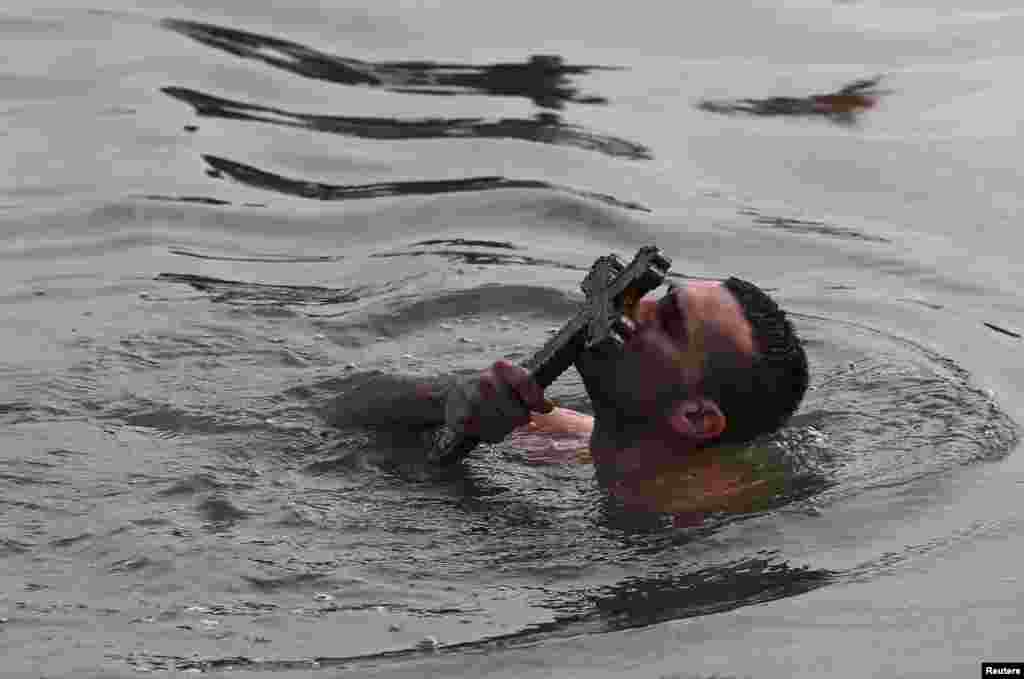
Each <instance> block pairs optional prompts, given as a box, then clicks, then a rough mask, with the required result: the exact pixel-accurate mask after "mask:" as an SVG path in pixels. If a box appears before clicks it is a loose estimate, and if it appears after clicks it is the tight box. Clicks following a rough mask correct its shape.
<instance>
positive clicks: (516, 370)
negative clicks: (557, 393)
mask: <svg viewBox="0 0 1024 679" xmlns="http://www.w3.org/2000/svg"><path fill="white" fill-rule="evenodd" d="M553 407H554V405H553V404H552V403H551V402H550V401H548V400H546V399H545V398H544V390H543V389H542V388H541V387H540V385H538V384H537V383H536V382H535V381H534V380H533V379H532V378H531V377H530V374H529V373H528V372H527V371H526V370H525V369H523V368H521V367H519V366H517V365H513V364H512V363H509V362H508V361H495V362H494V364H493V365H492V366H491V367H490V368H488V369H487V370H484V371H483V372H481V373H480V375H479V376H476V377H472V378H466V379H462V380H459V381H458V382H456V384H455V386H454V387H453V388H452V389H451V390H450V391H449V392H448V397H447V400H446V402H445V422H447V424H448V425H449V426H450V427H453V428H455V429H457V430H459V431H463V432H465V433H467V434H471V435H473V436H476V437H477V438H479V439H480V440H481V441H485V442H487V443H496V442H498V441H501V440H502V439H504V438H505V437H506V436H508V435H509V433H511V432H512V430H513V429H515V428H516V427H521V426H523V425H526V424H528V423H529V421H530V411H531V410H532V411H535V412H541V413H547V412H551V410H552V409H553Z"/></svg>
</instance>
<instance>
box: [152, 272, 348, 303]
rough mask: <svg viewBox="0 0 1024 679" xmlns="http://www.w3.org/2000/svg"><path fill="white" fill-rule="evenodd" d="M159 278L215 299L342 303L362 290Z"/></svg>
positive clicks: (205, 278) (184, 276) (169, 276)
mask: <svg viewBox="0 0 1024 679" xmlns="http://www.w3.org/2000/svg"><path fill="white" fill-rule="evenodd" d="M157 280H161V281H169V282H172V283H185V284H186V285H191V286H192V287H193V288H195V289H196V290H200V291H202V292H208V293H210V294H211V295H212V296H213V299H214V301H216V302H227V303H249V304H253V303H267V304H302V305H310V304H314V305H318V304H342V303H348V302H355V301H356V300H358V299H359V297H360V293H359V292H357V291H355V290H345V289H341V288H327V287H323V286H318V285H272V284H268V283H247V282H245V281H231V280H225V279H223V278H212V277H210V276H200V275H196V274H183V273H162V274H160V275H158V276H157Z"/></svg>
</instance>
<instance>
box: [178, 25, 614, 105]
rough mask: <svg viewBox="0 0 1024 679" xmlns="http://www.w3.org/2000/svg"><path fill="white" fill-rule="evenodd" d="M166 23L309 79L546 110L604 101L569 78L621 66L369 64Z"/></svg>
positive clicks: (552, 61)
mask: <svg viewBox="0 0 1024 679" xmlns="http://www.w3.org/2000/svg"><path fill="white" fill-rule="evenodd" d="M161 24H162V25H163V26H164V27H165V28H168V29H170V30H172V31H176V32H178V33H181V34H183V35H187V36H188V37H190V38H192V39H194V40H197V41H199V42H201V43H203V44H204V45H208V46H209V47H214V48H216V49H220V50H223V51H225V52H227V53H229V54H233V55H235V56H237V57H241V58H243V59H253V60H256V61H261V62H263V63H265V64H267V65H268V66H273V67H274V68H279V69H282V70H285V71H288V72H290V73H295V74H297V75H301V76H303V77H306V78H315V79H317V80H326V81H329V82H334V83H339V84H342V85H361V86H364V87H379V88H383V89H387V90H391V91H393V92H405V93H412V94H428V95H457V94H483V95H491V96H506V97H525V98H527V99H530V100H531V101H533V103H534V104H536V105H537V106H541V107H544V108H555V109H558V108H562V107H563V106H564V105H565V103H566V102H574V103H581V104H605V103H607V100H606V99H605V98H604V97H598V96H588V95H581V94H580V93H579V90H578V89H577V88H576V87H575V86H573V85H572V84H571V83H570V81H569V77H568V76H573V75H583V74H586V73H589V72H591V71H596V70H606V71H607V70H620V69H619V68H618V67H614V66H584V65H575V64H566V63H565V62H564V60H563V59H562V57H559V56H545V55H535V56H532V57H530V58H529V59H528V60H527V61H525V62H522V63H500V64H488V65H474V64H454V63H438V62H433V61H380V62H369V61H362V60H359V59H352V58H347V57H339V56H335V55H332V54H327V53H325V52H320V51H319V50H315V49H313V48H311V47H307V46H306V45H301V44H299V43H296V42H292V41H290V40H283V39H281V38H275V37H272V36H269V35H261V34H259V33H250V32H248V31H241V30H238V29H234V28H227V27H224V26H216V25H214V24H207V23H203V22H199V21H187V20H182V19H165V20H164V21H162V22H161Z"/></svg>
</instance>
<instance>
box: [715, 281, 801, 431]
mask: <svg viewBox="0 0 1024 679" xmlns="http://www.w3.org/2000/svg"><path fill="white" fill-rule="evenodd" d="M722 285H723V287H725V288H726V289H727V290H728V291H729V292H731V293H732V294H733V296H734V297H735V298H736V301H737V302H739V304H740V307H741V308H742V309H743V315H744V317H745V318H746V319H747V321H749V322H750V325H751V327H752V329H753V334H754V363H753V365H752V366H748V365H740V362H739V360H738V358H737V356H736V355H734V354H712V355H711V356H709V357H708V363H707V366H706V369H705V378H704V380H703V382H702V391H703V393H704V395H705V396H707V397H708V398H710V399H713V400H714V401H715V402H717V403H718V406H719V408H721V409H722V412H723V413H724V414H725V417H726V426H725V430H724V431H723V432H722V434H721V435H720V436H719V437H718V438H716V439H715V440H714V441H711V442H709V443H710V444H717V443H746V442H747V441H750V440H752V439H754V438H756V437H757V436H760V435H761V434H768V433H771V432H773V431H775V430H777V429H778V428H779V427H781V426H783V425H784V424H785V423H786V422H787V421H788V420H789V418H790V417H791V416H792V415H793V413H794V412H796V409H797V407H798V406H799V405H800V401H801V400H803V397H804V393H805V392H806V391H807V382H808V378H809V375H808V369H807V354H806V353H804V348H803V345H802V344H801V342H800V338H799V337H798V336H797V334H796V330H794V329H793V324H792V323H790V321H789V319H787V318H786V312H784V311H783V310H782V309H780V308H779V305H778V304H776V303H775V301H774V300H773V299H772V298H771V297H769V296H768V294H767V293H765V292H764V291H763V290H761V289H760V288H759V287H757V286H756V285H754V284H753V283H749V282H747V281H744V280H741V279H739V278H735V277H734V278H729V279H727V280H726V281H724V282H723V283H722Z"/></svg>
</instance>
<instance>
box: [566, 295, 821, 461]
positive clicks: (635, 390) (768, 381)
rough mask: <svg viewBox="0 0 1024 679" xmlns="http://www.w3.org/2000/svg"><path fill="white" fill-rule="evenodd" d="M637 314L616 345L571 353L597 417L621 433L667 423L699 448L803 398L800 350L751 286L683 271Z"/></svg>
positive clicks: (741, 437)
mask: <svg viewBox="0 0 1024 679" xmlns="http://www.w3.org/2000/svg"><path fill="white" fill-rule="evenodd" d="M635 317H636V325H635V332H633V333H632V335H631V336H630V337H629V339H628V340H627V342H626V344H625V346H624V351H622V352H621V354H618V355H615V356H598V355H595V354H594V353H593V352H589V353H588V354H585V355H584V356H581V357H580V359H579V360H578V361H577V367H578V368H579V370H580V373H581V375H582V376H583V379H584V382H585V383H586V385H587V391H588V392H589V393H590V396H591V399H592V401H593V402H594V407H595V411H596V414H597V416H598V421H599V423H601V424H602V425H609V426H610V427H613V428H618V429H620V430H621V431H622V434H623V435H624V436H626V437H627V438H631V437H632V436H633V435H635V434H636V432H637V431H638V430H640V431H644V430H651V429H652V428H653V429H659V430H661V431H668V432H670V435H672V436H677V437H679V438H682V439H684V440H685V441H686V442H687V443H689V444H690V445H693V446H698V447H699V446H705V445H709V444H712V443H719V442H723V443H724V442H745V441H749V440H751V439H753V438H754V437H756V436H758V435H759V434H762V433H767V432H771V431H774V430H775V429H777V428H778V427H780V426H781V425H783V424H784V423H785V422H786V420H787V419H788V418H789V416H790V415H792V414H793V412H795V410H796V408H797V406H798V405H799V404H800V401H801V399H802V398H803V395H804V392H805V391H806V389H807V382H808V371H807V358H806V355H805V354H804V351H803V348H802V346H801V344H800V341H799V339H798V337H797V335H796V333H795V331H794V330H793V326H792V324H791V323H790V322H789V320H788V319H786V316H785V313H784V312H783V311H782V310H781V309H779V307H778V305H777V304H776V303H775V302H774V301H773V300H772V299H771V298H770V297H769V296H768V295H767V294H765V293H764V292H763V291H762V290H760V289H759V288H758V287H757V286H755V285H753V284H751V283H748V282H746V281H742V280H740V279H738V278H730V279H728V280H726V281H712V280H690V281H687V282H686V283H685V284H683V285H681V286H678V287H674V288H671V289H670V290H669V292H668V293H666V294H665V295H664V296H662V297H661V298H660V299H643V300H641V301H640V302H639V304H638V305H637V309H636V313H635ZM602 420H603V421H604V422H602ZM607 433H609V434H613V432H607Z"/></svg>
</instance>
